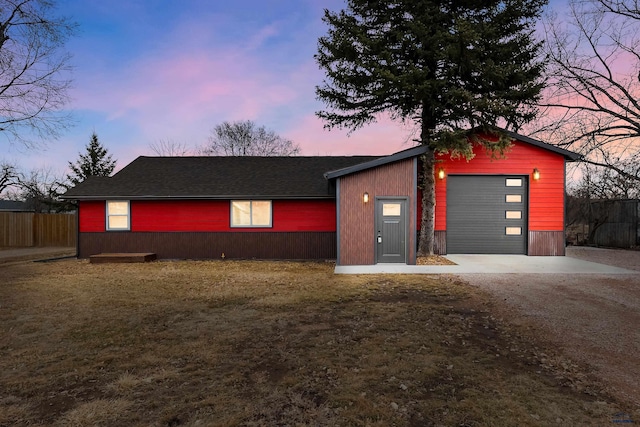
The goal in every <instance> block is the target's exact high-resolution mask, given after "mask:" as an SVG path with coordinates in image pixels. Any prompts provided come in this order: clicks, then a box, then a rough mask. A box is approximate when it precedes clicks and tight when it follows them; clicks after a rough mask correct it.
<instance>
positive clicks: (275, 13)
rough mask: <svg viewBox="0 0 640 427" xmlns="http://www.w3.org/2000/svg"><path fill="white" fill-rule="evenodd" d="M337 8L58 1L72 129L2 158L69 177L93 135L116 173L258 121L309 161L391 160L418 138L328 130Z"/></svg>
mask: <svg viewBox="0 0 640 427" xmlns="http://www.w3.org/2000/svg"><path fill="white" fill-rule="evenodd" d="M343 5H344V3H343V1H342V0H263V1H256V0H237V1H205V0H183V1H170V0H164V1H163V0H146V1H144V0H110V1H103V0H100V1H98V0H60V2H59V4H58V11H59V13H60V14H61V15H65V16H68V17H70V18H71V19H72V20H74V21H76V22H77V23H78V24H79V26H80V30H79V32H78V34H77V36H75V37H74V38H73V39H71V40H70V41H69V43H68V45H67V47H68V50H69V51H70V52H71V54H72V55H73V60H72V63H73V66H74V72H73V79H74V87H73V89H72V90H71V93H70V95H71V98H72V101H71V103H70V104H69V105H68V108H69V110H70V111H71V112H72V113H73V116H74V118H75V125H74V126H73V127H72V128H71V129H70V130H68V131H66V132H65V133H64V134H63V135H62V137H61V138H60V139H59V140H57V141H52V142H50V143H48V144H47V145H46V146H44V147H41V148H38V149H37V150H25V149H24V148H23V147H22V146H20V145H17V144H13V145H11V146H9V148H8V151H5V153H4V154H3V156H0V160H2V159H4V160H9V161H12V162H15V163H17V164H18V166H19V167H20V168H21V169H23V170H31V169H34V168H50V169H51V170H52V171H53V172H56V173H59V174H65V173H66V172H67V169H66V168H67V162H69V161H75V160H76V159H77V158H78V154H79V153H80V152H83V151H84V147H85V145H86V144H87V142H88V141H89V138H90V136H91V133H92V132H93V131H95V132H96V133H97V135H98V138H99V139H100V141H101V142H102V144H103V145H104V146H105V147H106V148H107V149H108V150H109V152H110V153H111V154H112V155H113V157H114V158H115V159H117V161H118V169H119V168H122V167H124V166H125V165H126V164H128V163H129V162H130V161H132V160H133V159H134V158H135V157H137V156H139V155H154V154H153V151H152V150H151V149H150V148H149V144H151V143H154V142H157V141H159V140H160V139H165V140H166V139H169V140H173V141H176V142H181V143H185V144H188V145H189V146H191V147H196V146H198V145H202V144H204V143H205V142H206V139H207V136H208V135H209V132H210V130H211V128H213V127H214V126H215V125H216V124H219V123H221V122H223V121H227V120H228V121H233V120H245V119H250V120H254V121H255V122H256V123H258V124H260V125H264V126H266V127H268V128H270V129H272V130H274V131H276V132H277V133H279V134H280V135H282V136H284V137H287V138H289V139H291V140H293V141H294V142H296V143H297V144H299V145H300V146H301V148H302V154H303V155H348V154H374V155H375V154H381V155H382V154H389V153H392V152H395V151H398V150H401V149H404V148H407V147H408V146H409V145H407V144H410V143H407V142H406V141H407V140H408V139H410V135H411V129H410V128H407V127H403V126H402V125H400V124H396V123H392V122H390V121H389V120H383V121H382V122H381V123H379V124H376V125H372V126H368V127H367V128H365V129H362V130H359V131H356V132H355V133H353V134H351V135H350V136H348V135H347V133H346V132H344V131H340V130H332V131H327V130H323V123H322V122H321V121H320V120H319V119H317V118H316V117H315V114H314V113H315V111H317V110H319V109H321V108H322V107H323V105H322V104H321V103H319V102H318V101H316V99H315V93H314V90H315V86H316V85H318V84H320V83H321V82H322V78H323V74H322V72H321V71H320V70H319V69H318V67H317V65H316V64H315V62H314V59H313V55H314V53H315V52H316V46H317V39H318V37H319V36H322V35H324V34H325V32H326V26H325V24H324V23H323V22H322V21H321V18H322V14H323V9H324V8H329V9H331V10H339V9H341V8H342V7H343Z"/></svg>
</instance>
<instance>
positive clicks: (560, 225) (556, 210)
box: [419, 141, 565, 231]
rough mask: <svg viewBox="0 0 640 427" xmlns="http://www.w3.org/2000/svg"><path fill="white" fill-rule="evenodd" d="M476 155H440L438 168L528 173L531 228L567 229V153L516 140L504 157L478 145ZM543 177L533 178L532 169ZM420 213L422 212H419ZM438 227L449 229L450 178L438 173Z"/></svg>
mask: <svg viewBox="0 0 640 427" xmlns="http://www.w3.org/2000/svg"><path fill="white" fill-rule="evenodd" d="M474 153H475V154H476V156H475V157H474V158H473V159H472V160H470V161H468V162H467V161H466V160H464V159H462V160H461V159H458V160H452V159H451V158H450V157H449V156H448V155H444V156H439V162H438V164H437V165H436V174H437V171H438V170H439V169H440V168H442V169H444V171H445V174H446V176H448V175H454V174H467V175H473V174H478V175H481V174H487V175H526V176H529V231H536V230H540V231H553V230H557V231H561V230H564V192H565V169H564V157H563V156H561V155H559V154H556V153H553V152H551V151H548V150H545V149H542V148H539V147H536V146H534V145H530V144H526V143H522V142H519V141H515V142H514V146H513V147H512V148H511V150H510V151H509V152H508V153H507V154H506V158H504V159H491V156H489V155H487V154H486V152H485V151H484V149H482V148H478V147H477V148H476V150H474ZM534 168H537V169H538V170H539V171H540V179H539V180H538V181H535V180H533V178H532V174H533V169H534ZM419 214H420V213H419ZM435 229H436V230H446V229H447V178H446V177H445V179H442V180H441V179H438V178H437V177H436V225H435Z"/></svg>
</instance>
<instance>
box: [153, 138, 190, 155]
mask: <svg viewBox="0 0 640 427" xmlns="http://www.w3.org/2000/svg"><path fill="white" fill-rule="evenodd" d="M149 148H150V149H151V151H153V152H154V153H155V154H156V155H158V156H161V157H182V156H188V155H189V154H190V153H191V149H190V148H189V146H188V145H187V144H186V143H184V142H178V141H174V140H172V139H159V140H158V141H156V142H152V143H150V144H149Z"/></svg>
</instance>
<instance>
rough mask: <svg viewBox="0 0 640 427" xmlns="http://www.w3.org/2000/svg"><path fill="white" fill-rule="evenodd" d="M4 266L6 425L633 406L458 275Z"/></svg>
mask: <svg viewBox="0 0 640 427" xmlns="http://www.w3.org/2000/svg"><path fill="white" fill-rule="evenodd" d="M0 275H1V277H2V279H1V280H0V326H1V328H0V425H3V426H4V425H55V426H86V425H91V426H116V425H117V426H148V425H151V426H208V425H214V426H300V425H312V426H336V425H341V426H390V425H396V426H514V425H519V426H528V425H530V426H537V425H563V426H564V425H576V426H577V425H581V426H582V425H611V423H612V420H614V419H615V417H619V416H620V415H619V414H620V413H621V412H624V411H625V409H626V408H624V407H622V406H620V404H619V403H617V402H615V401H614V400H613V399H612V398H611V397H609V396H608V395H607V394H606V393H604V392H603V391H602V389H601V387H600V386H599V384H598V383H597V382H595V381H594V380H592V379H591V378H590V376H589V375H588V374H586V373H585V371H584V368H583V367H580V366H577V365H575V364H574V363H572V362H571V361H569V360H567V359H566V358H564V357H562V355H561V354H559V353H556V352H554V351H553V350H551V349H550V348H547V347H546V346H545V344H544V343H543V342H540V341H536V340H534V339H533V338H532V335H531V333H532V332H531V330H529V329H527V328H525V327H523V326H514V325H510V324H509V323H507V322H506V321H504V320H501V319H498V318H495V317H494V316H493V315H492V307H493V306H492V302H491V301H490V299H489V298H488V297H487V296H486V295H484V294H482V293H481V292H480V291H479V290H478V289H474V288H471V287H469V286H467V285H465V284H464V283H460V282H457V281H456V280H455V279H453V278H451V277H437V276H420V275H411V276H409V275H407V276H336V275H333V265H331V264H328V263H288V262H279V263H272V262H249V261H247V262H229V261H226V262H223V261H212V262H155V263H148V264H89V263H88V262H86V261H77V260H65V261H58V262H53V263H30V262H23V263H16V264H10V265H4V266H0Z"/></svg>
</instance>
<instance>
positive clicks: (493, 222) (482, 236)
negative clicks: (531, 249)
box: [446, 175, 528, 254]
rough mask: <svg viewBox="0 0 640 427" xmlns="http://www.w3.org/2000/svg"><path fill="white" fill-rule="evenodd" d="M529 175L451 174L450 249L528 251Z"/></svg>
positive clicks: (449, 201)
mask: <svg viewBox="0 0 640 427" xmlns="http://www.w3.org/2000/svg"><path fill="white" fill-rule="evenodd" d="M527 189H528V176H523V175H449V177H448V182H447V190H446V191H447V206H446V210H447V220H446V221H447V233H446V241H447V252H448V253H450V254H456V253H465V254H527V217H528V206H527V201H528V194H527V193H528V192H527Z"/></svg>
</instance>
